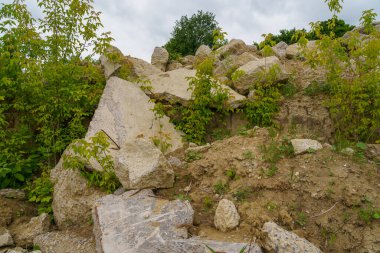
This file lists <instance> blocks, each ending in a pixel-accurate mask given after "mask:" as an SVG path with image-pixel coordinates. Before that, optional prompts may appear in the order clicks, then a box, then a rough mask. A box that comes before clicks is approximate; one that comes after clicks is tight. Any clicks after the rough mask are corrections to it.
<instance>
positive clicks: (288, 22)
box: [0, 0, 380, 61]
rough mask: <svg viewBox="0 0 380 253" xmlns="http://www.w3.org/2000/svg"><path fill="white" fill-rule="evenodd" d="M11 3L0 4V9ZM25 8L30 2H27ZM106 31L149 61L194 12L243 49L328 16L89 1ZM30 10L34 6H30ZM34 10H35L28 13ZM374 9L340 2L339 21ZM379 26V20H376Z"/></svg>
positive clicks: (288, 1)
mask: <svg viewBox="0 0 380 253" xmlns="http://www.w3.org/2000/svg"><path fill="white" fill-rule="evenodd" d="M6 2H12V0H0V3H6ZM27 2H35V0H34V1H32V0H29V1H27ZM94 2H95V8H96V9H97V10H98V11H101V12H102V13H103V14H102V21H103V24H104V26H105V30H106V31H111V32H112V36H113V38H114V39H115V41H114V42H113V44H114V45H115V46H117V47H118V48H119V49H121V50H122V51H123V53H124V54H130V55H132V56H135V57H138V58H142V59H145V60H147V61H150V57H151V54H152V52H153V49H154V47H155V46H162V45H164V44H165V43H166V42H167V41H168V39H169V38H170V33H171V31H172V28H173V26H174V23H175V21H176V20H178V19H180V18H181V16H184V15H188V16H191V15H192V14H194V13H196V12H197V10H203V11H211V12H213V13H214V14H215V15H216V19H217V21H218V22H219V25H220V26H221V27H222V28H223V29H224V31H226V32H227V33H228V38H229V39H231V38H238V39H242V40H244V41H245V42H246V43H249V44H252V42H253V41H260V40H261V38H260V35H261V34H263V33H270V32H271V33H277V32H278V31H279V30H280V29H283V28H286V29H291V28H293V27H296V28H308V24H309V23H310V22H311V21H318V20H326V19H328V18H330V17H331V14H330V12H329V10H328V8H327V5H326V4H325V3H324V0H266V1H265V0H94ZM33 7H34V6H33ZM34 8H35V7H34ZM367 9H375V12H376V13H378V14H379V15H380V0H345V1H344V7H343V11H342V13H341V14H340V15H339V17H340V18H342V19H344V20H345V21H346V22H349V23H351V24H354V25H356V24H358V20H359V18H360V16H361V13H362V11H363V10H367ZM378 20H380V17H378Z"/></svg>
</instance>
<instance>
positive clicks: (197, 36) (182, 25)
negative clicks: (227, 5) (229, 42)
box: [164, 11, 221, 59]
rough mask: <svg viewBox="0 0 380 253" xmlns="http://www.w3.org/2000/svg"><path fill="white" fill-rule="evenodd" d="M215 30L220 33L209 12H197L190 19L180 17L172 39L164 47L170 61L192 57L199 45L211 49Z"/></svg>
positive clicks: (213, 17) (213, 16)
mask: <svg viewBox="0 0 380 253" xmlns="http://www.w3.org/2000/svg"><path fill="white" fill-rule="evenodd" d="M215 30H218V31H221V28H220V27H219V26H218V22H217V21H216V20H215V15H214V14H213V13H211V12H203V11H198V12H197V13H196V14H194V15H192V16H191V17H190V18H188V17H187V16H182V17H181V19H180V20H179V21H176V23H175V26H174V28H173V32H172V33H171V35H172V37H171V39H170V40H169V41H168V42H167V43H166V44H165V46H164V47H165V48H166V49H167V50H168V52H169V54H170V57H171V58H172V59H173V58H176V57H181V56H186V55H194V54H195V52H196V50H197V49H198V47H199V46H200V45H207V46H209V47H210V48H213V43H214V36H213V32H214V31H215Z"/></svg>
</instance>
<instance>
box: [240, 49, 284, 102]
mask: <svg viewBox="0 0 380 253" xmlns="http://www.w3.org/2000/svg"><path fill="white" fill-rule="evenodd" d="M275 65H277V66H278V68H279V72H278V75H277V81H278V82H280V81H284V80H286V79H287V78H288V74H286V72H285V69H284V68H283V66H282V64H281V62H280V60H279V59H278V58H277V57H276V56H271V57H266V58H263V59H259V60H254V61H250V62H248V63H247V64H245V65H243V66H241V67H240V68H238V69H237V71H243V72H244V75H243V76H241V77H240V78H238V79H237V80H235V81H234V87H235V89H236V91H237V92H239V93H240V94H242V95H246V94H248V92H249V89H250V87H251V86H252V83H254V82H255V80H257V79H258V77H259V73H261V72H262V71H265V70H269V69H270V68H271V67H272V66H275Z"/></svg>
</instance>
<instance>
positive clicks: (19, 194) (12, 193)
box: [0, 189, 25, 200]
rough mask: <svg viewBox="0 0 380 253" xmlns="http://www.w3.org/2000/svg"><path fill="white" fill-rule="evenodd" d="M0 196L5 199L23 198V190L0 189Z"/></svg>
mask: <svg viewBox="0 0 380 253" xmlns="http://www.w3.org/2000/svg"><path fill="white" fill-rule="evenodd" d="M0 196H1V197H4V198H7V199H18V200H24V199H25V191H23V190H18V189H2V190H0Z"/></svg>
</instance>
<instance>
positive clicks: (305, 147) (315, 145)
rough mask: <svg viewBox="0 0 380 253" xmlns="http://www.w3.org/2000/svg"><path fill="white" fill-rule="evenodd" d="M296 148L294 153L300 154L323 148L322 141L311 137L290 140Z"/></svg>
mask: <svg viewBox="0 0 380 253" xmlns="http://www.w3.org/2000/svg"><path fill="white" fill-rule="evenodd" d="M290 142H291V143H292V146H293V148H294V154H296V155H300V154H304V153H309V152H315V151H317V150H320V149H323V146H322V144H321V143H319V142H318V141H316V140H310V139H293V140H291V141H290Z"/></svg>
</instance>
